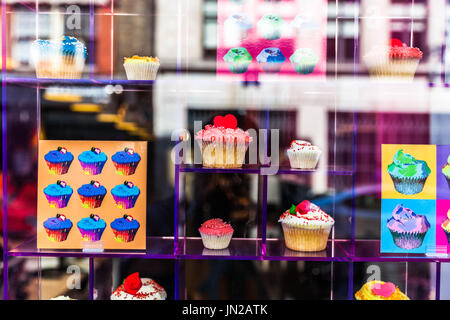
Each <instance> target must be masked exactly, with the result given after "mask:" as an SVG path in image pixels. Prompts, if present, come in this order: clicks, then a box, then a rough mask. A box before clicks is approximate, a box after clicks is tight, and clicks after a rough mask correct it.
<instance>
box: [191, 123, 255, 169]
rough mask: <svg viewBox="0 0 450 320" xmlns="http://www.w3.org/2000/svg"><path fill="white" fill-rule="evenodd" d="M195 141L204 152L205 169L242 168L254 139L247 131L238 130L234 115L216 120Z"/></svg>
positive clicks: (198, 133)
mask: <svg viewBox="0 0 450 320" xmlns="http://www.w3.org/2000/svg"><path fill="white" fill-rule="evenodd" d="M195 140H196V141H197V142H198V144H199V146H200V149H201V150H202V161H203V166H204V167H210V168H240V167H242V165H243V163H244V161H245V153H246V152H247V148H248V145H249V143H250V142H252V141H253V138H252V137H250V134H249V133H248V132H247V131H243V130H242V129H240V128H237V120H236V118H235V117H234V116H233V115H232V114H228V115H226V116H224V117H222V116H217V117H215V118H214V125H207V126H205V129H202V130H201V131H199V132H197V134H196V135H195Z"/></svg>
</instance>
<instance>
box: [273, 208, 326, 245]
mask: <svg viewBox="0 0 450 320" xmlns="http://www.w3.org/2000/svg"><path fill="white" fill-rule="evenodd" d="M278 222H281V226H282V228H283V233H284V241H285V243H286V247H287V248H288V249H291V250H294V251H306V252H315V251H322V250H325V248H326V247H327V242H328V236H329V235H330V231H331V228H332V227H333V225H334V219H333V218H332V217H331V216H329V215H328V214H326V213H325V212H323V211H322V210H321V209H320V208H319V207H318V206H316V205H315V204H313V203H311V202H309V201H307V200H305V201H302V202H301V203H300V204H299V205H298V206H295V205H292V207H291V208H290V209H289V210H287V211H286V212H284V213H283V214H282V215H281V217H280V219H279V220H278Z"/></svg>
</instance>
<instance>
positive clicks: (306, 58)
mask: <svg viewBox="0 0 450 320" xmlns="http://www.w3.org/2000/svg"><path fill="white" fill-rule="evenodd" d="M289 60H290V61H291V63H292V65H293V66H294V68H295V72H297V73H298V74H310V73H313V72H314V68H315V67H316V64H317V62H319V57H318V56H317V54H316V53H315V52H314V51H313V49H310V48H301V49H297V50H295V52H294V54H293V55H292V56H291V57H290V58H289Z"/></svg>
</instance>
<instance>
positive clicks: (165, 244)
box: [8, 237, 175, 259]
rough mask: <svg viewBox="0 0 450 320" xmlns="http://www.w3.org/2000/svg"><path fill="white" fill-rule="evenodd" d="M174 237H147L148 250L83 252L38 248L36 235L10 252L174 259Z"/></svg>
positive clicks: (19, 255)
mask: <svg viewBox="0 0 450 320" xmlns="http://www.w3.org/2000/svg"><path fill="white" fill-rule="evenodd" d="M173 252H174V246H173V237H147V250H127V251H120V250H105V251H104V252H83V251H82V250H72V249H70V250H53V249H38V248H37V246H36V237H34V238H32V239H30V240H28V241H25V242H23V243H22V244H20V245H19V246H18V247H16V248H15V249H13V250H10V251H9V252H8V256H12V257H80V258H105V257H109V258H144V259H174V258H175V255H174V254H173Z"/></svg>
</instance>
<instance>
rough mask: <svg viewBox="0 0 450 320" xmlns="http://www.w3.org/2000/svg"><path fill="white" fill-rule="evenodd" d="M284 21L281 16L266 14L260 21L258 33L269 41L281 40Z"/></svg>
mask: <svg viewBox="0 0 450 320" xmlns="http://www.w3.org/2000/svg"><path fill="white" fill-rule="evenodd" d="M283 24H284V20H283V18H281V16H280V15H279V14H266V15H264V16H262V18H261V19H260V20H259V21H258V33H259V35H260V36H261V37H262V38H264V39H267V40H276V39H280V38H281V32H282V28H283Z"/></svg>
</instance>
